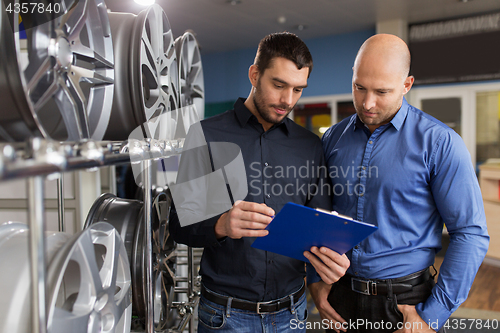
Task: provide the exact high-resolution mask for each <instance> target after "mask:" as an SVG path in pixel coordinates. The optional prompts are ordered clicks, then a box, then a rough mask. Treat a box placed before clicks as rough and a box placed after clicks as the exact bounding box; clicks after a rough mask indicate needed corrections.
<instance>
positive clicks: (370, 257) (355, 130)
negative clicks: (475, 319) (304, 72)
mask: <svg viewBox="0 0 500 333" xmlns="http://www.w3.org/2000/svg"><path fill="white" fill-rule="evenodd" d="M323 149H324V152H325V158H326V161H327V164H328V166H329V172H330V177H331V179H332V186H333V187H332V190H333V193H334V199H333V210H335V211H337V212H339V213H341V214H345V215H348V216H351V217H353V218H355V219H357V220H360V221H365V222H368V223H372V224H374V225H376V226H378V230H377V231H376V232H375V233H373V234H372V235H370V236H369V237H368V238H367V239H365V240H364V241H363V242H361V243H360V244H359V246H357V247H355V248H354V249H353V250H352V251H349V252H348V253H347V256H348V257H349V259H350V260H351V266H350V268H349V270H348V272H349V273H350V274H353V275H356V276H360V277H364V278H368V279H371V278H376V279H387V278H396V277H402V276H405V275H408V274H411V273H413V272H416V271H419V270H421V269H424V268H426V267H429V266H430V265H432V264H433V263H434V258H435V254H436V253H437V252H438V251H439V250H440V249H441V237H442V230H443V223H444V224H446V228H447V229H448V233H449V235H450V245H449V248H448V250H447V253H446V256H445V259H444V261H443V264H442V266H441V268H440V274H439V278H438V281H437V285H436V286H435V287H434V289H433V290H432V295H431V296H430V297H429V298H428V299H427V301H426V302H425V303H420V304H418V305H417V307H416V308H417V312H418V313H419V315H420V316H421V317H422V319H424V320H425V321H426V322H431V323H436V322H437V323H438V325H439V327H442V326H443V325H444V324H445V321H446V320H447V319H448V317H449V316H450V315H451V314H452V313H453V312H454V311H455V310H456V309H457V308H458V307H459V305H460V304H461V303H463V302H464V301H465V299H466V298H467V295H468V293H469V290H470V288H471V286H472V282H473V280H474V277H475V275H476V273H477V270H478V268H479V266H480V265H481V262H482V261H483V259H484V256H485V254H486V251H487V249H488V243H489V236H488V233H487V230H486V219H485V215H484V207H483V201H482V197H481V192H480V189H479V184H478V182H477V177H476V174H475V172H474V168H473V166H472V163H471V157H470V155H469V152H468V151H467V148H466V147H465V144H464V142H463V140H462V139H461V137H460V136H459V135H458V134H457V133H456V132H455V131H453V130H452V129H450V128H449V127H448V126H446V125H444V124H443V123H441V122H440V121H438V120H436V119H435V118H433V117H431V116H429V115H427V114H425V113H424V112H422V111H420V110H418V109H417V108H415V107H413V106H411V105H409V104H408V103H407V102H406V100H405V99H403V104H402V106H401V108H400V110H399V111H398V113H397V114H396V115H395V117H394V118H393V119H392V121H391V122H390V123H388V124H386V125H383V126H380V127H379V128H377V129H376V130H375V131H374V132H373V133H370V131H369V130H368V128H367V127H366V126H365V125H364V124H363V123H362V122H361V121H360V119H359V118H358V117H357V115H353V116H352V117H349V118H347V119H344V120H343V121H341V122H340V123H338V124H336V125H335V126H333V127H331V128H330V129H329V130H328V131H327V132H326V133H325V134H324V136H323ZM309 271H310V272H311V270H309ZM308 279H310V280H309V281H308V283H312V282H315V281H318V277H317V275H314V274H308Z"/></svg>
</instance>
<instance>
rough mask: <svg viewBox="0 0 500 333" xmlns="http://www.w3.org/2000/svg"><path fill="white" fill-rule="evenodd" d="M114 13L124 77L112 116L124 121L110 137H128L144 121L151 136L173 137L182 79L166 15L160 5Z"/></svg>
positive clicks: (118, 60) (117, 50) (119, 64)
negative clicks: (134, 11)
mask: <svg viewBox="0 0 500 333" xmlns="http://www.w3.org/2000/svg"><path fill="white" fill-rule="evenodd" d="M109 17H110V22H111V29H112V33H113V38H114V39H115V40H116V43H115V54H117V55H118V56H117V57H116V70H117V73H120V74H119V75H120V78H121V79H120V80H118V78H117V84H118V85H117V86H116V88H115V95H116V96H115V100H114V102H113V111H112V119H113V120H116V121H117V122H119V123H120V124H123V126H121V127H122V128H121V129H120V128H110V129H109V130H108V132H107V133H106V138H108V139H114V140H116V139H126V138H128V136H129V135H130V134H131V133H132V131H133V130H134V129H135V128H136V127H139V126H141V125H145V126H144V130H145V136H146V137H149V138H154V139H163V140H167V139H171V138H172V133H173V132H174V130H175V124H176V121H177V115H176V112H177V109H178V105H179V101H178V98H179V97H178V90H179V82H178V80H179V79H178V67H177V56H176V53H175V47H174V37H173V33H172V29H171V27H170V23H169V21H168V18H167V15H166V14H165V12H164V11H163V9H162V8H161V7H160V6H159V5H156V4H155V5H152V6H150V7H149V8H148V9H145V10H143V11H142V12H140V13H139V15H137V16H135V15H132V14H122V13H110V14H109ZM127 53H130V54H127ZM138 87H140V89H138ZM125 119H127V121H125ZM113 123H114V121H113ZM139 132H140V133H141V134H143V133H142V131H139Z"/></svg>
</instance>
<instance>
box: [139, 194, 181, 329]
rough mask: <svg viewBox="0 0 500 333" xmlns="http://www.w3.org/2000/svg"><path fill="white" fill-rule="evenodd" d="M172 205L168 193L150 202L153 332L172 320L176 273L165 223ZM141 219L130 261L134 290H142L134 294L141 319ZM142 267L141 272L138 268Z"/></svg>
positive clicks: (143, 312)
mask: <svg viewBox="0 0 500 333" xmlns="http://www.w3.org/2000/svg"><path fill="white" fill-rule="evenodd" d="M171 206H172V196H171V195H170V192H169V191H167V192H166V193H160V194H159V195H157V196H156V197H155V199H154V200H153V209H152V221H151V223H152V230H153V244H152V249H153V274H152V277H153V308H154V316H153V318H154V326H155V330H163V329H166V328H167V326H168V324H169V321H170V320H171V319H172V314H171V306H172V300H173V296H174V289H175V271H176V263H177V260H176V253H175V246H176V245H175V243H174V241H173V239H172V237H170V232H169V228H168V224H169V221H170V209H171ZM143 223H144V220H143V219H142V220H141V223H140V224H139V225H138V229H137V230H138V232H137V233H136V235H137V237H136V238H135V243H134V253H135V255H134V258H135V260H136V261H135V262H133V263H132V264H133V266H134V267H135V269H133V274H134V273H138V272H139V273H140V274H134V275H133V286H134V287H135V288H136V291H137V290H139V291H142V294H141V295H134V296H135V297H136V298H137V299H138V300H140V302H141V304H143V305H142V308H141V306H140V305H139V313H140V316H141V317H142V316H143V317H145V315H146V307H145V301H144V300H145V299H146V298H145V295H146V281H145V277H146V274H145V270H146V256H145V251H144V250H145V247H146V246H145V245H146V244H145V239H146V237H144V236H143V235H144V233H143V232H142V231H143V229H144V226H143ZM141 267H142V271H141V269H140V268H141Z"/></svg>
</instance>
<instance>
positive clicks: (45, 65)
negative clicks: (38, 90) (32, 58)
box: [25, 57, 51, 94]
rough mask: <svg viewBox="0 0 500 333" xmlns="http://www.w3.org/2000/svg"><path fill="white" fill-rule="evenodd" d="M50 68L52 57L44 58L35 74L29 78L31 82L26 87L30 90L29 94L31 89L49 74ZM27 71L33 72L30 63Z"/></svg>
mask: <svg viewBox="0 0 500 333" xmlns="http://www.w3.org/2000/svg"><path fill="white" fill-rule="evenodd" d="M30 65H31V63H30ZM50 69H51V65H50V58H49V57H47V58H45V59H44V60H43V62H42V63H41V64H40V66H39V67H38V69H37V70H36V71H35V73H34V74H33V76H32V77H31V78H30V79H29V82H28V84H27V85H26V88H27V90H28V94H30V93H31V91H32V90H33V88H35V87H36V86H37V85H38V83H40V80H41V79H42V78H44V77H45V76H46V75H47V72H48V71H49V70H50ZM25 72H31V71H30V66H29V65H28V68H27V69H26V71H25Z"/></svg>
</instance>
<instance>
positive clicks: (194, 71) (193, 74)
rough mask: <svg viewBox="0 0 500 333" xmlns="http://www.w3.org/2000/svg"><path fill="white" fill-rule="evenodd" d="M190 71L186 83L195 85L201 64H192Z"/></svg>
mask: <svg viewBox="0 0 500 333" xmlns="http://www.w3.org/2000/svg"><path fill="white" fill-rule="evenodd" d="M189 69H190V71H189V74H188V76H187V81H188V82H190V83H195V82H196V80H197V79H198V77H199V75H200V73H201V64H199V63H198V64H193V65H192V66H191V67H189Z"/></svg>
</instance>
